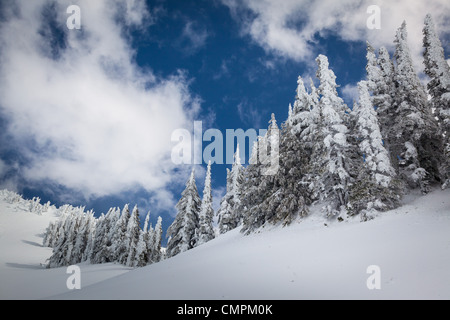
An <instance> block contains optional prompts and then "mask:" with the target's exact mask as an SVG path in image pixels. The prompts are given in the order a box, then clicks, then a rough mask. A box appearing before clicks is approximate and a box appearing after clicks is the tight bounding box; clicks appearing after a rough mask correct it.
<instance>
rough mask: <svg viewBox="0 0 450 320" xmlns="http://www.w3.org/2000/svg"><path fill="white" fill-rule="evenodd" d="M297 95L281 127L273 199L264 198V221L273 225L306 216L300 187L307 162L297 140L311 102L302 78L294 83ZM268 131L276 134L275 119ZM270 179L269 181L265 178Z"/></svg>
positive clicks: (304, 151) (302, 190)
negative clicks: (273, 131)
mask: <svg viewBox="0 0 450 320" xmlns="http://www.w3.org/2000/svg"><path fill="white" fill-rule="evenodd" d="M297 84H298V87H297V91H296V92H297V95H296V99H295V102H294V107H293V108H291V107H290V111H289V116H288V119H287V120H286V122H285V123H284V124H283V126H282V131H281V137H280V138H279V139H278V141H277V140H275V141H274V142H275V143H278V142H279V144H280V145H279V166H278V170H277V172H276V173H275V174H274V177H273V179H274V182H273V187H272V189H273V190H272V195H271V196H270V197H268V198H267V200H266V202H267V204H268V206H267V208H266V210H265V211H267V213H266V220H267V221H268V222H270V223H272V224H276V223H282V224H283V225H288V224H290V223H291V222H292V221H293V220H295V219H296V218H298V217H304V216H306V215H307V213H308V210H307V207H306V202H305V197H304V195H305V188H304V186H303V185H302V184H301V179H302V174H303V168H304V165H305V164H306V162H307V161H308V159H307V154H306V149H305V145H304V144H303V143H302V142H301V140H300V134H301V131H302V129H304V128H302V126H305V125H306V126H307V124H306V123H305V122H307V121H305V119H304V118H302V117H303V116H304V115H305V114H309V111H310V108H311V107H312V104H313V102H312V99H311V97H310V96H309V94H308V93H307V92H306V88H305V86H304V83H303V79H302V78H301V77H299V78H298V81H297ZM270 130H277V131H278V127H277V126H276V122H275V118H274V117H273V119H272V120H271V126H270V128H269V131H270ZM268 178H270V177H268Z"/></svg>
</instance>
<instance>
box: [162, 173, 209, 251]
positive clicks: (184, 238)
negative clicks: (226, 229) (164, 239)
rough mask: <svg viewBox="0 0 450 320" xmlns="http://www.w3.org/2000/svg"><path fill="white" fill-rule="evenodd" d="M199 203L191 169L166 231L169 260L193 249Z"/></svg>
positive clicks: (197, 223)
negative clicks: (171, 221) (172, 219)
mask: <svg viewBox="0 0 450 320" xmlns="http://www.w3.org/2000/svg"><path fill="white" fill-rule="evenodd" d="M201 202H202V201H201V199H200V196H199V194H198V191H197V186H196V184H195V177H194V169H192V172H191V176H190V177H189V180H188V181H187V183H186V188H185V189H184V191H183V193H182V194H181V199H180V200H179V201H178V203H177V205H176V209H177V215H176V217H175V220H174V221H173V223H172V224H171V225H170V227H169V228H168V229H167V236H168V237H170V239H169V241H168V243H167V256H168V257H169V258H170V257H173V256H175V255H177V254H179V253H180V252H184V251H187V250H190V249H192V248H194V247H195V233H196V230H197V229H198V226H199V221H198V214H199V211H200V206H201Z"/></svg>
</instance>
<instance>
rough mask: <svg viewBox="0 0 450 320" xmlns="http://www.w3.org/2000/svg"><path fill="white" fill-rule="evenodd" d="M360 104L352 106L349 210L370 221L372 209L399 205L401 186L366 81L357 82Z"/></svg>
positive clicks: (352, 213)
mask: <svg viewBox="0 0 450 320" xmlns="http://www.w3.org/2000/svg"><path fill="white" fill-rule="evenodd" d="M358 90H359V103H357V104H355V105H354V108H353V110H352V114H354V115H355V119H356V127H355V129H354V130H355V135H356V136H357V137H358V139H357V141H358V148H359V165H358V168H357V169H358V170H357V172H358V175H357V176H356V179H355V181H354V182H353V184H352V186H351V187H350V196H349V203H348V206H347V207H348V211H349V214H350V215H355V214H359V213H361V215H362V217H361V218H362V220H367V219H370V217H371V211H372V209H375V210H387V209H392V208H395V207H397V206H398V205H399V200H400V195H401V184H400V181H398V179H397V178H396V173H395V170H394V168H393V167H392V165H391V161H390V157H389V153H388V152H387V150H386V148H385V147H384V145H383V139H382V136H381V130H380V126H379V123H378V117H377V114H376V111H375V109H374V107H373V105H372V102H371V99H370V94H369V89H368V82H367V81H360V82H359V83H358Z"/></svg>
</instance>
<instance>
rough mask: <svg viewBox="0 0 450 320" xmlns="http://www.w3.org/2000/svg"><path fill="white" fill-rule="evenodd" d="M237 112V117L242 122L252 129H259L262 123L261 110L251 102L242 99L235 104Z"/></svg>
mask: <svg viewBox="0 0 450 320" xmlns="http://www.w3.org/2000/svg"><path fill="white" fill-rule="evenodd" d="M236 108H237V112H238V115H239V119H240V120H241V121H242V123H244V124H246V125H248V126H250V127H251V128H254V129H261V128H264V127H261V125H262V112H261V110H258V108H257V107H255V106H254V105H253V104H252V103H250V102H249V101H247V99H244V100H243V101H241V102H240V103H239V104H238V105H237V106H236Z"/></svg>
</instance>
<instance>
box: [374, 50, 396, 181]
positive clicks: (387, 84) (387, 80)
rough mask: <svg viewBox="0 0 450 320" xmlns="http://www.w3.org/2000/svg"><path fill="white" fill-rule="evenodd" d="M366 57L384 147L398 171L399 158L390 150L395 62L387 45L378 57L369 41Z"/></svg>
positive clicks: (393, 109)
mask: <svg viewBox="0 0 450 320" xmlns="http://www.w3.org/2000/svg"><path fill="white" fill-rule="evenodd" d="M366 57H367V66H366V71H367V82H368V83H367V86H368V89H369V91H370V92H371V93H372V96H371V100H372V104H373V106H374V107H375V108H376V113H377V116H378V122H379V126H380V131H381V135H382V137H383V143H384V147H385V148H386V150H388V153H389V157H390V159H391V164H392V166H393V168H394V169H395V170H396V172H398V159H397V157H396V156H395V155H394V154H393V153H391V152H390V144H391V142H392V143H393V141H391V140H392V139H391V134H392V132H391V131H390V130H391V128H392V126H393V125H394V113H395V107H394V97H395V90H396V88H395V83H394V74H395V72H394V63H393V62H392V60H391V58H390V56H389V52H388V51H387V49H386V48H385V47H381V48H380V50H379V51H378V58H377V57H376V55H375V52H374V49H373V47H372V46H371V45H370V43H368V42H367V55H366Z"/></svg>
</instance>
